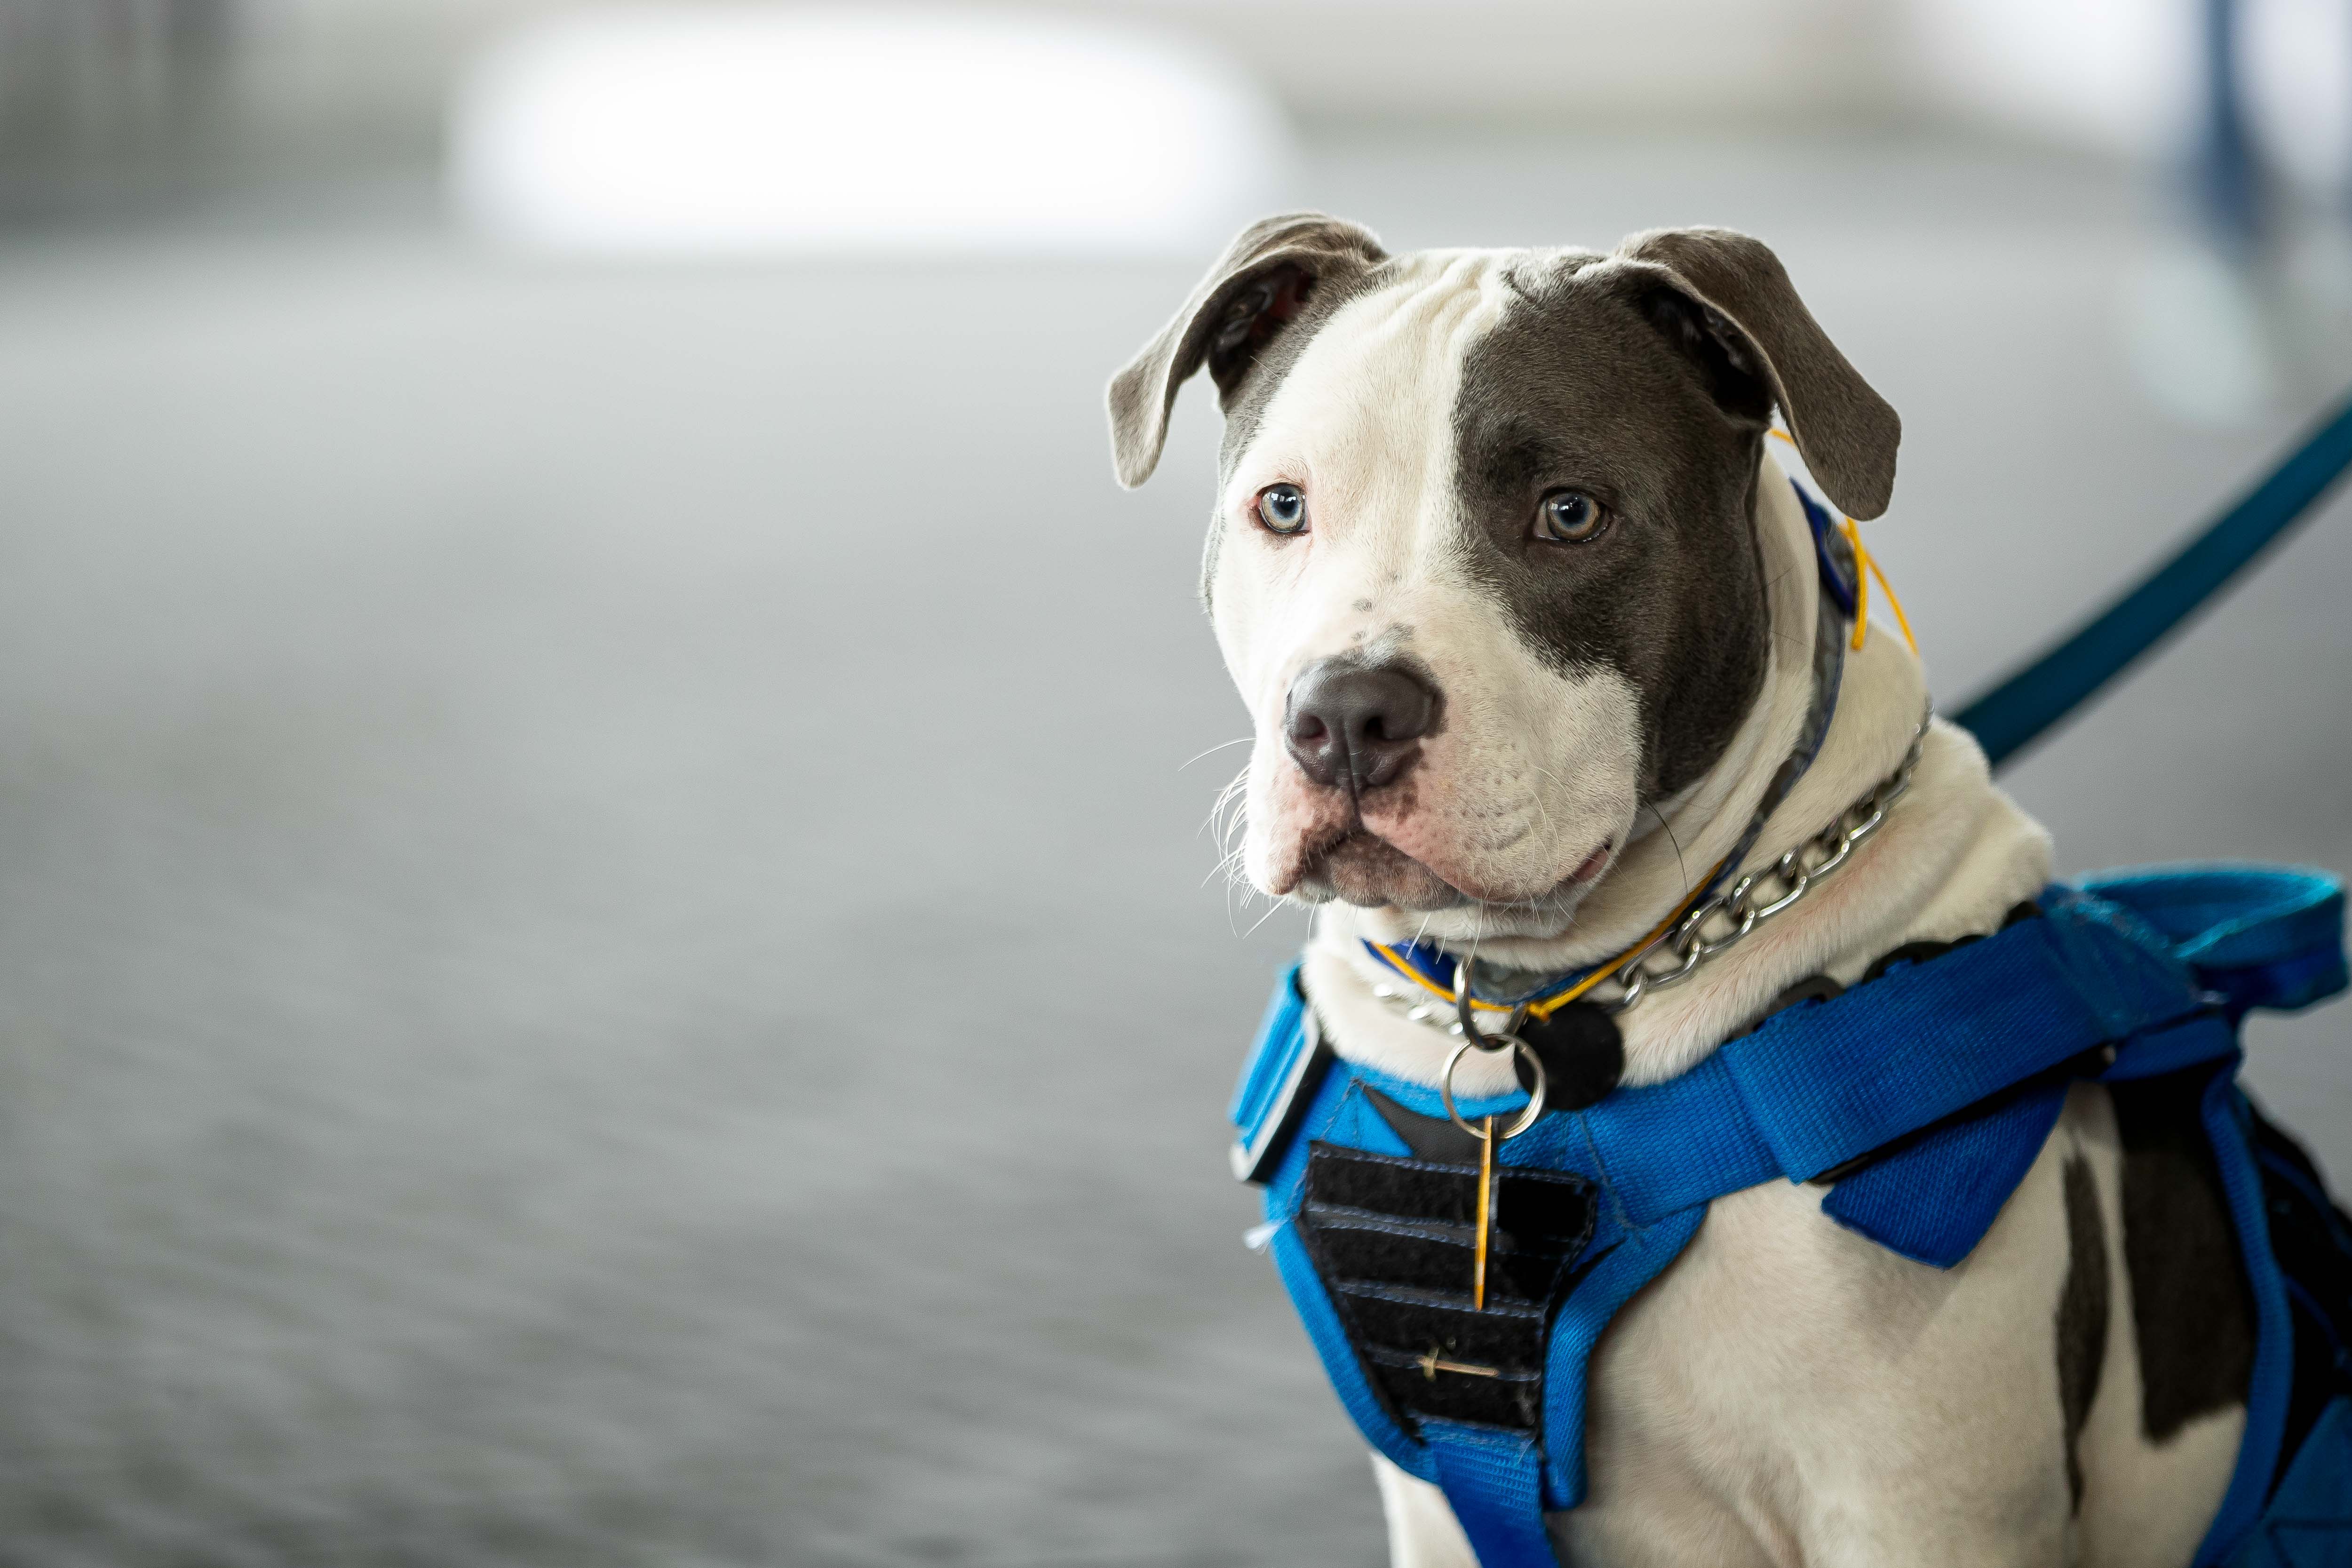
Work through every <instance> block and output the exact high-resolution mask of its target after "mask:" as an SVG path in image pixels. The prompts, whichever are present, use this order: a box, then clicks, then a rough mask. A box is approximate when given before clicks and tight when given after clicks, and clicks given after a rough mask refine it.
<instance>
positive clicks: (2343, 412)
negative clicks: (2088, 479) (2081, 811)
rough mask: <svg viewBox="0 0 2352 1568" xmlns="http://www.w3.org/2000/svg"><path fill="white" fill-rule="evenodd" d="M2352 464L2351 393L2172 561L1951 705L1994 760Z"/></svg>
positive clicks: (2080, 696) (2033, 733) (2051, 720)
mask: <svg viewBox="0 0 2352 1568" xmlns="http://www.w3.org/2000/svg"><path fill="white" fill-rule="evenodd" d="M2347 468H2352V398H2347V401H2346V402H2345V403H2344V404H2343V405H2341V406H2340V407H2338V408H2337V409H2336V412H2335V413H2334V414H2332V415H2330V416H2328V417H2327V419H2326V423H2324V424H2322V425H2321V426H2319V427H2318V428H2317V429H2316V430H2315V431H2313V432H2312V434H2311V435H2310V436H2309V437H2307V438H2306V439H2305V441H2304V443H2303V445H2302V446H2300V447H2297V448H2296V449H2295V450H2294V453H2293V454H2292V455H2291V456H2289V457H2288V458H2286V459H2285V461H2284V462H2282V463H2280V464H2279V466H2278V467H2277V468H2273V470H2272V471H2271V474H2270V477H2269V478H2268V479H2264V480H2263V482H2262V483H2261V484H2259V485H2257V486H2256V487H2255V488H2254V489H2253V492H2252V494H2250V495H2248V496H2247V497H2246V498H2245V499H2244V500H2242V501H2240V502H2239V503H2238V504H2237V505H2236V506H2233V507H2231V509H2230V510H2228V511H2226V512H2224V513H2222V514H2221V518H2220V519H2219V520H2218V521H2215V522H2214V523H2213V524H2212V525H2211V526H2210V527H2209V528H2208V529H2206V530H2205V531H2204V532H2202V533H2200V534H2199V535H2198V536H2197V537H2196V538H2194V539H2192V540H2190V541H2189V542H2188V543H2187V544H2186V545H2184V546H2183V547H2182V548H2181V549H2180V551H2179V552H2178V553H2177V554H2175V555H2174V556H2173V557H2172V559H2171V560H2169V561H2167V562H2166V563H2164V564H2163V565H2161V566H2159V567H2158V568H2157V569H2156V570H2155V571H2154V572H2152V573H2150V574H2148V575H2147V578H2146V579H2145V580H2143V581H2142V582H2141V583H2140V584H2139V585H2138V586H2137V587H2136V588H2134V589H2132V590H2131V592H2129V593H2127V594H2126V595H2124V596H2123V597H2122V598H2120V599H2118V600H2116V602H2115V603H2114V604H2113V605H2109V606H2108V607H2107V608H2106V609H2105V610H2104V611H2102V612H2101V613H2100V614H2099V615H2098V616H2096V617H2095V618H2094V619H2093V620H2092V621H2091V622H2090V624H2089V625H2087V626H2084V627H2083V628H2082V629H2081V630H2080V631H2077V632H2076V633H2074V636H2072V637H2068V638H2067V639H2066V640H2065V641H2064V642H2062V643H2060V644H2059V645H2058V646H2057V647H2053V648H2052V649H2050V650H2049V651H2048V652H2046V653H2044V654H2042V656H2041V657H2040V658H2036V659H2034V660H2033V661H2032V663H2030V664H2028V665H2026V666H2025V667H2024V668H2022V669H2020V670H2017V671H2015V672H2014V673H2012V674H2011V675H2010V676H2008V677H2007V678H2006V679H2003V680H2002V681H2001V682H2000V684H1999V685H1998V686H1995V687H1994V688H1993V689H1991V690H1990V691H1987V692H1985V693H1983V694H1982V695H1980V696H1978V697H1975V698H1972V699H1971V700H1969V703H1968V705H1967V706H1966V707H1964V708H1962V709H1961V710H1959V711H1958V713H1955V714H1953V715H1952V716H1951V717H1952V722H1954V723H1955V724H1958V726H1959V727H1960V728H1961V729H1963V730H1967V731H1970V732H1971V733H1973V734H1974V735H1975V736H1976V738H1977V743H1978V744H1979V745H1981V746H1982V747H1984V751H1985V756H1986V757H1987V758H1988V759H1990V762H1991V763H1992V765H1993V766H1994V767H1996V768H1998V767H2000V764H2001V763H2004V762H2007V761H2008V760H2009V759H2010V758H2011V757H2013V756H2015V755H2016V754H2017V753H2018V752H2021V751H2022V750H2024V749H2025V748H2026V747H2027V746H2030V745H2032V743H2033V742H2035V741H2036V740H2038V739H2039V738H2040V737H2041V736H2042V733H2043V732H2044V731H2047V730H2049V729H2050V728H2051V727H2052V726H2053V725H2054V724H2056V723H2058V722H2059V721H2061V720H2063V719H2064V718H2065V717H2066V716H2067V715H2068V714H2070V713H2072V712H2073V711H2074V710H2075V709H2077V708H2079V707H2081V706H2082V705H2083V704H2084V702H2086V701H2088V700H2090V699H2091V698H2092V696H2094V695H2095V693H2096V692H2097V691H2098V689H2100V688H2101V687H2103V686H2105V685H2106V684H2107V682H2109V681H2110V680H2113V679H2115V678H2116V676H2117V675H2119V674H2121V673H2122V672H2123V671H2124V670H2125V669H2126V668H2128V667H2129V666H2130V665H2131V664H2132V663H2133V661H2135V660H2136V659H2137V658H2140V657H2141V656H2142V655H2143V654H2146V653H2147V651H2148V650H2149V649H2151V648H2153V647H2156V646H2157V645H2158V643H2160V642H2162V641H2163V640H2164V639H2165V638H2166V637H2169V636H2170V635H2171V634H2172V633H2173V632H2174V631H2176V630H2178V629H2179V626H2180V625H2181V623H2182V622H2184V621H2186V620H2187V619H2188V618H2189V616H2191V615H2192V614H2194V613H2195V612H2196V610H2197V608H2198V607H2199V606H2200V605H2203V604H2204V603H2205V602H2206V601H2207V600H2208V599H2210V598H2211V597H2212V596H2213V595H2215V594H2217V593H2219V592H2221V588H2222V587H2223V586H2224V585H2225V584H2228V583H2229V581H2230V579H2231V578H2232V577H2235V576H2236V575H2237V574H2239V573H2240V572H2242V571H2243V570H2244V569H2245V568H2246V566H2247V565H2248V564H2249V563H2252V561H2253V559H2254V558H2255V557H2256V556H2258V555H2260V554H2261V553H2262V552H2263V550H2264V549H2266V548H2268V547H2269V546H2270V545H2271V544H2272V543H2273V542H2274V541H2276V540H2277V539H2278V538H2279V537H2280V536H2281V535H2282V534H2284V533H2285V532H2286V531H2287V530H2288V529H2290V528H2292V527H2294V524H2295V523H2296V522H2297V521H2300V520H2301V519H2302V518H2303V517H2304V516H2305V515H2306V514H2307V513H2308V512H2309V511H2310V510H2311V508H2312V506H2313V504H2314V503H2315V502H2316V501H2317V500H2319V499H2320V498H2321V497H2322V496H2324V495H2326V493H2327V492H2328V490H2329V489H2332V488H2333V487H2334V486H2335V484H2336V481H2337V480H2338V479H2342V478H2343V477H2344V474H2345V470H2346V469H2347Z"/></svg>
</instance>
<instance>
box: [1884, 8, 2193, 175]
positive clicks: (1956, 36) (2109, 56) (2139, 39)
mask: <svg viewBox="0 0 2352 1568" xmlns="http://www.w3.org/2000/svg"><path fill="white" fill-rule="evenodd" d="M1911 12H1912V16H1913V19H1914V22H1915V24H1916V29H1917V42H1918V45H1919V50H1920V57H1921V59H1922V62H1923V63H1924V64H1925V66H1926V67H1927V71H1928V74H1929V76H1930V77H1931V78H1932V79H1934V81H1935V82H1936V84H1937V86H1939V87H1941V88H1942V89H1944V91H1945V92H1946V93H1947V94H1948V96H1949V97H1951V98H1952V99H1954V100H1957V101H1958V103H1960V104H1961V105H1962V106H1964V107H1966V108H1969V109H1971V110H1977V111H1979V112H1980V113H1984V114H1987V115H1989V116H1990V117H1991V118H1993V119H1996V120H1999V121H2003V122H2006V123H2008V124H2011V125H2015V126H2017V127H2019V128H2021V129H2023V130H2026V131H2030V132H2036V133H2039V134H2042V135H2047V136H2053V137H2056V138H2059V139H2061V140H2065V141H2072V142H2084V143H2088V144H2091V145H2094V146H2098V147H2103V148H2105V149H2108V150H2111V151H2115V152H2121V153H2158V152H2171V151H2174V150H2175V149H2176V148H2177V147H2178V146H2179V145H2180V144H2181V143H2182V142H2185V141H2186V140H2187V139H2188V137H2189V135H2191V134H2192V133H2193V132H2194V130H2195V128H2196V124H2197V84H2198V32H2197V25H2198V21H2197V18H2198V4H2197V0H1911Z"/></svg>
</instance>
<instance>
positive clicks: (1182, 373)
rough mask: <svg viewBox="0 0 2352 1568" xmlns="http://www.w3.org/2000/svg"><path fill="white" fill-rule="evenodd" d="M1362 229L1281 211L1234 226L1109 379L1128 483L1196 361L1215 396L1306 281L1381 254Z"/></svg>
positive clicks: (1155, 449)
mask: <svg viewBox="0 0 2352 1568" xmlns="http://www.w3.org/2000/svg"><path fill="white" fill-rule="evenodd" d="M1387 257H1388V252H1386V251H1385V250H1382V249H1381V242H1380V241H1379V240H1378V239H1375V238H1374V237H1372V234H1371V231H1370V229H1366V228H1362V227H1360V226H1357V225H1355V224H1352V223H1348V222H1345V221H1343V220H1341V219H1339V218H1335V217H1326V216H1323V215H1322V214H1321V213H1284V214H1282V215H1280V216H1276V217H1269V218H1261V219H1259V220H1258V221H1257V222H1255V223H1254V224H1252V225H1250V226H1249V227H1247V228H1245V229H1244V230H1242V232H1241V233H1240V234H1239V235H1237V236H1236V237H1234V242H1233V243H1232V244H1231V245H1229V246H1227V247H1225V253H1224V254H1223V256H1221V257H1219V258H1217V262H1216V265H1215V266H1213V267H1212V268H1209V274H1208V276H1207V277H1205V278H1203V279H1201V282H1200V285H1199V287H1197V288H1195V289H1193V290H1192V297H1191V298H1190V299H1188V300H1185V301H1184V303H1183V306H1182V308H1181V309H1180V310H1177V312H1176V314H1175V316H1174V318H1173V319H1172V320H1171V321H1169V323H1168V324H1167V325H1166V326H1165V327H1163V328H1161V329H1160V335H1159V336H1158V337H1155V338H1153V339H1152V340H1151V341H1150V342H1148V343H1146V344H1144V345H1143V351H1142V352H1141V353H1139V354H1137V355H1136V356H1135V358H1133V359H1132V360H1130V361H1129V362H1128V363H1127V367H1126V368H1125V369H1124V370H1121V371H1120V372H1119V373H1118V374H1117V375H1115V376H1113V377H1111V380H1110V395H1109V396H1110V445H1111V458H1112V461H1113V463H1114V464H1115V465H1116V467H1117V468H1118V482H1119V483H1120V484H1122V485H1124V486H1126V487H1127V488H1128V489H1134V488H1135V487H1136V486H1138V485H1139V484H1141V483H1142V482H1143V481H1144V480H1146V479H1150V477H1151V470H1152V469H1153V468H1158V467H1159V466H1160V448H1161V447H1163V446H1164V445H1166V443H1167V439H1168V411H1169V410H1170V409H1171V407H1173V406H1174V405H1175V403H1176V391H1177V389H1178V388H1179V387H1181V386H1182V385H1183V384H1184V383H1185V382H1186V381H1187V380H1189V379H1190V378H1191V377H1192V373H1193V372H1195V371H1197V370H1199V369H1200V368H1201V367H1202V364H1203V363H1205V364H1207V366H1208V367H1209V375H1210V377H1211V379H1213V381H1215V382H1216V384H1217V399H1218V403H1219V405H1223V403H1224V401H1225V399H1226V398H1228V397H1229V396H1231V395H1232V394H1233V390H1234V385H1235V384H1237V383H1238V382H1239V381H1240V380H1241V378H1242V376H1243V375H1244V374H1245V373H1246V372H1247V371H1248V370H1249V367H1250V366H1251V364H1253V363H1255V361H1256V359H1257V356H1258V355H1259V353H1262V352H1263V351H1264V350H1265V345H1266V344H1267V342H1270V341H1271V340H1272V339H1273V337H1274V335H1275V334H1276V332H1278V331H1281V330H1282V327H1283V324H1284V323H1285V322H1286V321H1289V320H1290V319H1291V318H1292V317H1293V316H1295V315H1297V313H1298V308H1299V306H1300V305H1302V304H1303V303H1305V302H1306V299H1307V293H1308V291H1309V290H1311V289H1314V288H1315V286H1316V285H1317V284H1318V282H1320V281H1321V280H1323V279H1327V278H1329V277H1332V276H1334V275H1336V274H1339V273H1343V272H1359V271H1361V270H1363V269H1364V268H1368V267H1370V266H1372V265H1374V264H1375V263H1377V262H1380V261H1383V260H1385V259H1387Z"/></svg>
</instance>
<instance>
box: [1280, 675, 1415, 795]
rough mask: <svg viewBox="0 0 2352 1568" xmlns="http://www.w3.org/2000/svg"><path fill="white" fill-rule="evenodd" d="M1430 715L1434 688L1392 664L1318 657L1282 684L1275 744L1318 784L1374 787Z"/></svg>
mask: <svg viewBox="0 0 2352 1568" xmlns="http://www.w3.org/2000/svg"><path fill="white" fill-rule="evenodd" d="M1436 719H1437V692H1436V691H1435V690H1434V689H1433V688H1432V687H1431V686H1430V685H1429V683H1428V682H1427V681H1425V680H1423V679H1420V678H1419V677H1417V676H1414V675H1412V674H1411V673H1410V672H1408V671H1406V670H1404V669H1402V668H1399V667H1398V666H1396V665H1393V664H1375V665H1366V664H1360V663H1357V662H1355V661H1353V660H1351V659H1347V658H1326V659H1318V661H1316V662H1315V663H1313V664H1310V665H1308V666H1307V668H1306V670H1305V671H1304V672H1302V673H1301V674H1300V675H1299V677H1298V679H1297V680H1296V681H1294V682H1292V684H1291V688H1290V708H1289V711H1288V712H1287V713H1286V714H1285V715H1284V716H1283V721H1282V739H1283V744H1284V745H1285V746H1286V747H1287V748H1288V750H1289V752H1290V756H1291V760H1292V761H1293V762H1296V763H1297V764H1298V766H1299V770H1300V771H1301V772H1303V773H1306V775H1307V777H1308V778H1310V779H1313V780H1314V781H1315V782H1316V783H1317V784H1330V785H1335V786H1336V785H1339V784H1345V785H1347V787H1349V789H1351V790H1358V791H1361V790H1368V789H1378V788H1379V787H1380V786H1381V785H1382V784H1389V783H1391V782H1393V781H1394V780H1395V779H1396V777H1397V775H1399V774H1400V773H1403V772H1404V770H1405V766H1406V764H1408V763H1411V762H1412V759H1413V754H1414V753H1415V752H1417V751H1419V750H1420V744H1419V742H1420V741H1421V738H1422V737H1423V735H1426V734H1428V733H1429V731H1430V726H1431V725H1432V724H1433V723H1434V722H1435V721H1436Z"/></svg>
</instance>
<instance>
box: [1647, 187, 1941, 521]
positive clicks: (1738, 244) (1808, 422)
mask: <svg viewBox="0 0 2352 1568" xmlns="http://www.w3.org/2000/svg"><path fill="white" fill-rule="evenodd" d="M1617 255H1618V257H1619V258H1622V260H1624V261H1627V262H1632V263H1635V264H1637V267H1636V268H1635V269H1636V270H1640V271H1654V272H1655V273H1657V274H1658V275H1659V276H1658V279H1657V283H1658V287H1657V288H1655V289H1651V290H1649V291H1647V292H1645V293H1644V294H1643V296H1642V300H1641V303H1642V306H1643V310H1644V312H1645V313H1646V314H1647V315H1648V316H1649V317H1650V320H1651V321H1652V322H1653V323H1654V325H1656V326H1657V328H1658V329H1659V331H1662V332H1664V333H1665V335H1666V337H1667V338H1668V340H1669V341H1671V342H1675V344H1676V346H1677V347H1679V348H1680V349H1681V350H1682V351H1683V352H1684V353H1686V354H1688V355H1690V357H1691V358H1693V359H1694V360H1696V362H1697V363H1698V365H1699V368H1700V369H1701V370H1702V371H1703V372H1705V373H1706V374H1707V376H1708V377H1709V380H1710V382H1711V383H1712V384H1713V387H1714V390H1715V394H1716V398H1717V401H1718V402H1720V403H1722V404H1723V405H1724V406H1725V407H1727V408H1728V409H1730V410H1731V411H1733V412H1734V413H1739V414H1747V415H1749V416H1754V417H1757V418H1760V419H1766V420H1769V418H1770V417H1771V413H1772V409H1771V405H1773V404H1776V403H1777V404H1779V405H1780V416H1781V417H1782V418H1784V419H1786V420H1787V421H1788V423H1789V434H1790V435H1791V436H1793V437H1796V442H1797V450H1798V451H1800V452H1801V453H1803V454H1804V458H1805V466H1806V467H1807V468H1811V470H1812V473H1813V478H1814V479H1816V480H1817V481H1819V482H1820V484H1821V487H1822V489H1823V490H1824V491H1826V492H1827V493H1828V495H1829V498H1830V500H1832V501H1833V502H1835V503H1836V504H1837V506H1838V507H1840V508H1841V509H1842V510H1844V512H1845V513H1846V515H1847V516H1849V517H1855V518H1865V519H1866V518H1873V517H1876V516H1877V515H1878V514H1879V513H1881V512H1883V511H1885V510H1886V502H1887V500H1888V498H1889V497H1890V496H1891V495H1892V494H1893V493H1894V490H1895V446H1896V445H1897V443H1899V442H1900V441H1901V440H1902V438H1903V421H1902V420H1901V418H1899V417H1898V416H1896V415H1895V410H1894V409H1893V408H1892V407H1890V406H1889V405H1888V404H1887V402H1886V400H1885V398H1883V397H1881V396H1879V395H1878V394H1877V393H1875V392H1874V391H1872V390H1871V388H1870V384H1869V383H1868V382H1866V381H1864V380H1863V379H1862V373H1861V372H1859V371H1857V370H1855V369H1854V368H1853V365H1852V364H1850V363H1847V361H1846V357H1845V355H1843V354H1842V353H1839V352H1838V349H1837V345H1836V344H1835V343H1833V342H1830V339H1829V334H1828V333H1827V332H1824V331H1822V327H1821V323H1820V322H1818V321H1814V320H1813V315H1812V312H1811V311H1810V310H1806V309H1805V302H1804V301H1803V300H1800V299H1798V298H1797V289H1796V286H1795V285H1794V284H1792V283H1790V281H1789V274H1788V271H1787V269H1786V268H1783V267H1781V265H1780V258H1779V257H1777V256H1775V255H1773V254H1772V252H1771V251H1770V249H1769V248H1768V247H1766V246H1765V245H1764V243H1763V242H1762V241H1761V240H1757V239H1750V238H1749V237H1748V236H1746V235H1744V234H1738V233H1734V232H1733V231H1732V230H1730V229H1727V228H1660V229H1652V230H1650V231H1648V232H1647V233H1644V234H1637V235H1634V236H1633V237H1631V238H1630V239H1627V240H1626V241H1625V242H1624V243H1623V244H1622V245H1620V246H1619V247H1617Z"/></svg>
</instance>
